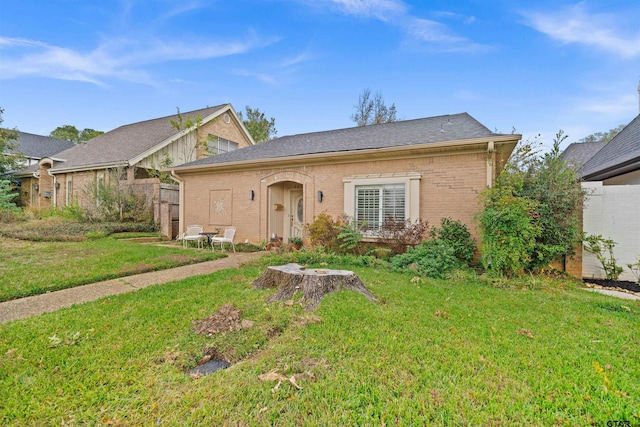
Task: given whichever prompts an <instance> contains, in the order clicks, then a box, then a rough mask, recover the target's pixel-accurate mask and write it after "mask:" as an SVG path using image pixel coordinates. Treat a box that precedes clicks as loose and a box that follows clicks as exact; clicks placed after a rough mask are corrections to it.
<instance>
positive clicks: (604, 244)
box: [584, 234, 622, 280]
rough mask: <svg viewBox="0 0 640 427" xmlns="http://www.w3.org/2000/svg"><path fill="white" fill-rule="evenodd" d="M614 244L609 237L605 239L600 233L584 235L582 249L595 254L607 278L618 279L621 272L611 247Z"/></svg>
mask: <svg viewBox="0 0 640 427" xmlns="http://www.w3.org/2000/svg"><path fill="white" fill-rule="evenodd" d="M615 245H616V242H614V241H613V240H611V239H605V238H604V237H602V236H601V235H599V234H598V235H590V236H589V235H588V236H585V237H584V249H585V250H586V251H587V252H589V253H591V254H593V255H595V257H596V258H597V259H598V261H599V262H600V265H601V268H602V269H603V270H604V274H605V276H606V277H607V280H618V278H620V274H622V267H620V266H619V265H618V264H617V263H616V259H615V257H614V256H613V247H614V246H615Z"/></svg>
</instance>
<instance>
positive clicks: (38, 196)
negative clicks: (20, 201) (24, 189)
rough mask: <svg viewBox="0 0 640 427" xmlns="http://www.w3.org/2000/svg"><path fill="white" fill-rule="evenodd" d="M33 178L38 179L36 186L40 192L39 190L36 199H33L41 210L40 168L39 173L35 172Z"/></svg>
mask: <svg viewBox="0 0 640 427" xmlns="http://www.w3.org/2000/svg"><path fill="white" fill-rule="evenodd" d="M33 177H34V178H35V179H37V181H36V185H37V186H38V190H37V193H36V194H35V197H32V199H33V201H34V203H37V204H38V209H40V168H38V170H37V171H35V172H33ZM32 196H33V194H32ZM29 205H31V200H30V201H29ZM30 207H32V208H35V206H30Z"/></svg>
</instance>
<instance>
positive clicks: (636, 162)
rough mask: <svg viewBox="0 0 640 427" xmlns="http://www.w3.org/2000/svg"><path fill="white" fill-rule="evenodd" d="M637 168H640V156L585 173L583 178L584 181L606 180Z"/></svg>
mask: <svg viewBox="0 0 640 427" xmlns="http://www.w3.org/2000/svg"><path fill="white" fill-rule="evenodd" d="M636 170H640V157H635V158H633V159H630V160H627V161H626V162H624V163H620V164H617V165H615V166H611V167H608V168H605V169H601V170H598V171H596V172H591V173H589V174H588V175H583V176H582V179H583V180H584V181H604V180H605V179H609V178H613V177H616V176H619V175H624V174H626V173H629V172H633V171H636Z"/></svg>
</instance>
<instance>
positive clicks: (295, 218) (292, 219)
mask: <svg viewBox="0 0 640 427" xmlns="http://www.w3.org/2000/svg"><path fill="white" fill-rule="evenodd" d="M289 224H290V228H289V237H302V232H303V230H304V198H303V197H302V189H300V190H291V191H290V205H289Z"/></svg>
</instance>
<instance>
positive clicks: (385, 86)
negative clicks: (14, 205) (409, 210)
mask: <svg viewBox="0 0 640 427" xmlns="http://www.w3.org/2000/svg"><path fill="white" fill-rule="evenodd" d="M0 10H1V11H2V13H1V14H0V107H2V108H4V109H5V112H4V115H3V118H4V123H3V125H4V126H7V127H17V128H18V129H19V130H22V131H25V132H31V133H36V134H43V135H46V134H48V133H49V132H50V131H51V130H53V129H54V128H56V127H57V126H60V125H66V124H71V125H75V126H76V127H78V128H79V129H82V128H93V129H97V130H104V131H108V130H111V129H114V128H116V127H118V126H121V125H124V124H128V123H134V122H137V121H141V120H147V119H152V118H156V117H162V116H167V115H171V114H173V113H175V111H176V107H179V108H180V109H181V110H182V111H190V110H194V109H199V108H204V107H206V106H211V105H218V104H222V103H227V102H230V103H231V104H233V106H234V107H235V108H236V110H238V111H243V110H244V108H245V106H247V105H248V106H251V107H253V108H259V109H260V110H261V111H264V112H265V113H266V114H267V116H269V117H275V119H276V128H277V130H278V136H284V135H291V134H297V133H304V132H313V131H319V130H329V129H337V128H343V127H350V126H353V125H354V122H353V121H352V120H351V115H352V114H353V113H354V112H355V108H354V105H355V104H356V102H357V100H358V95H359V94H360V93H361V92H362V90H363V89H365V88H370V89H371V91H372V92H374V93H375V92H378V91H379V92H380V93H381V94H382V96H383V98H384V100H385V102H386V103H387V105H391V104H392V103H394V104H395V105H396V107H397V110H398V117H399V118H400V119H414V118H420V117H429V116H436V115H442V114H454V113H460V112H468V113H469V114H471V115H472V116H474V117H475V118H476V119H478V120H479V121H480V122H482V123H483V124H484V125H486V126H487V127H489V128H490V129H491V130H497V131H498V132H504V133H509V132H511V131H512V129H513V128H515V130H516V132H518V133H522V134H524V135H525V136H528V137H530V136H532V135H535V134H541V136H542V139H543V142H545V144H546V145H550V144H551V141H552V139H553V136H554V134H555V132H556V131H557V130H559V129H563V130H564V131H565V132H566V133H567V134H569V137H570V138H569V140H568V141H567V143H568V142H569V141H575V140H578V139H580V138H582V137H584V136H587V135H589V134H591V133H594V132H598V131H606V130H609V129H611V128H613V127H616V126H617V125H619V124H623V123H624V124H626V123H628V122H629V121H631V120H632V119H633V118H634V117H635V116H636V115H637V114H638V82H639V80H640V24H639V22H640V2H637V1H618V0H606V1H604V0H603V1H581V2H576V1H561V0H558V1H551V0H541V1H529V2H524V1H507V0H483V1H480V0H466V1H465V0H459V1H455V2H452V1H417V0H411V1H410V0H404V1H402V0H231V1H229V0H225V1H218V0H210V1H204V0H184V1H175V0H166V1H165V0H145V1H136V0H122V1H106V0H95V1H85V0H48V1H24V2H18V1H15V0H0ZM565 146H566V144H565Z"/></svg>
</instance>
